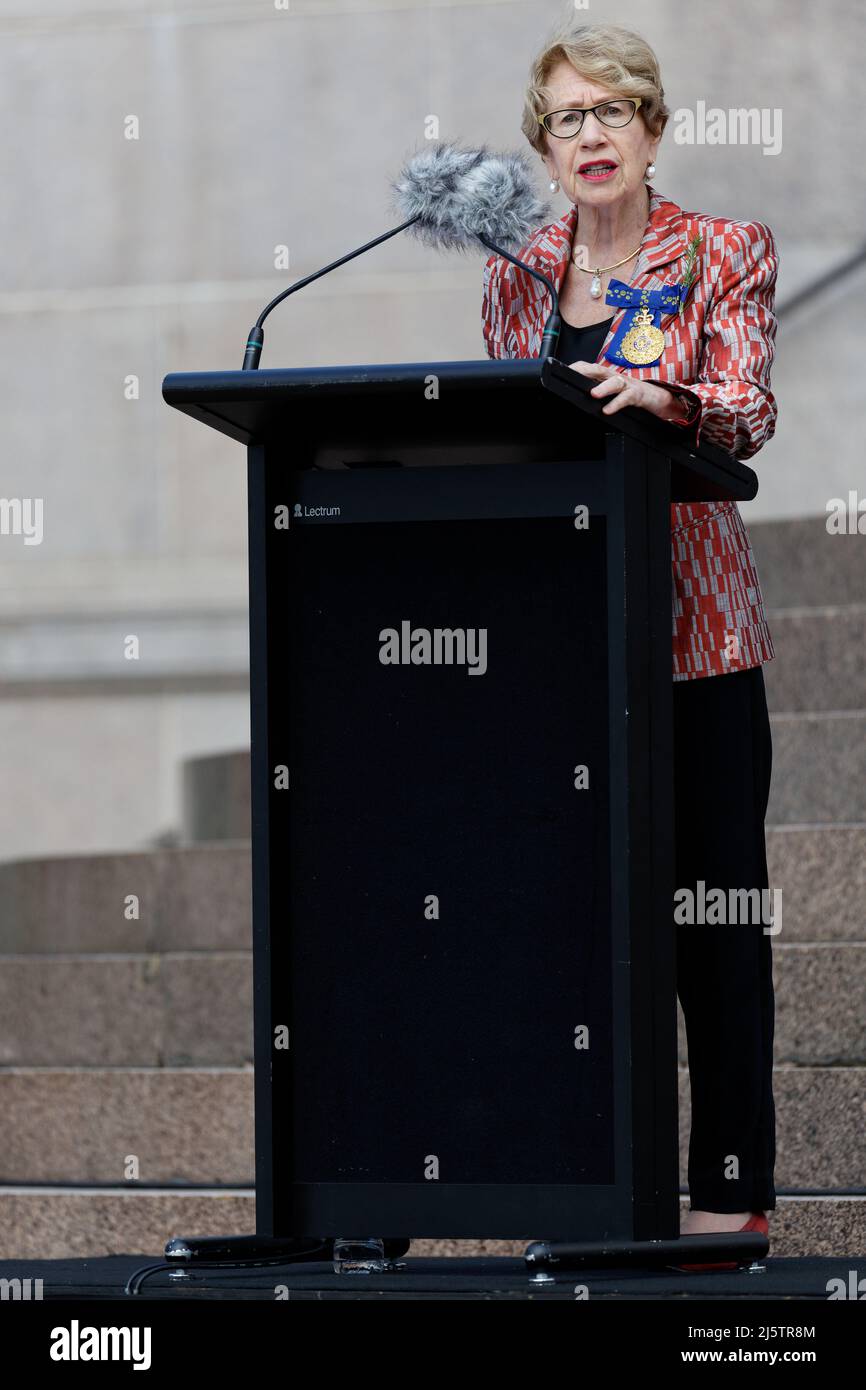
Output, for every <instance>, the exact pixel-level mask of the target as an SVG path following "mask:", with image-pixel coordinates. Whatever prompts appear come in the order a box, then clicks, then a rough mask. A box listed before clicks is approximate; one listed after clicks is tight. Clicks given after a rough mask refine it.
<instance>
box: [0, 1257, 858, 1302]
mask: <svg viewBox="0 0 866 1390" xmlns="http://www.w3.org/2000/svg"><path fill="white" fill-rule="evenodd" d="M158 1259H159V1257H158V1256H154V1255H111V1256H105V1257H103V1258H100V1259H85V1260H3V1261H0V1280H3V1279H6V1280H11V1279H20V1280H25V1279H30V1280H35V1279H41V1280H42V1281H43V1285H42V1298H43V1300H44V1301H57V1300H62V1301H66V1302H76V1303H77V1302H89V1301H98V1300H118V1299H119V1300H122V1301H124V1302H126V1303H129V1304H130V1305H137V1304H141V1303H142V1302H145V1301H165V1300H170V1301H174V1302H178V1303H179V1302H188V1301H190V1300H195V1301H199V1300H202V1301H205V1300H240V1301H243V1300H249V1301H270V1302H273V1301H275V1299H276V1298H278V1297H280V1296H281V1297H283V1298H285V1297H288V1298H289V1299H290V1300H293V1301H298V1300H315V1301H322V1300H337V1301H339V1300H344V1299H350V1300H366V1299H375V1300H376V1301H378V1302H382V1301H384V1300H388V1299H392V1300H394V1301H407V1300H409V1301H411V1300H437V1299H447V1300H475V1301H477V1300H512V1301H513V1300H530V1301H533V1300H534V1301H537V1300H541V1299H545V1300H547V1301H553V1302H556V1301H559V1300H568V1301H569V1302H574V1300H575V1298H576V1297H580V1296H583V1297H588V1298H589V1299H592V1300H593V1301H597V1300H599V1299H616V1300H623V1299H634V1300H650V1301H658V1300H667V1299H671V1300H683V1299H698V1300H706V1299H723V1300H740V1299H748V1300H749V1301H754V1300H756V1299H760V1300H764V1299H786V1300H807V1301H813V1300H820V1301H821V1302H827V1301H828V1299H830V1298H831V1295H832V1293H833V1292H834V1290H835V1291H836V1293H837V1296H838V1295H839V1291H840V1290H842V1289H843V1288H844V1289H847V1290H848V1291H849V1292H848V1293H847V1297H848V1298H849V1299H850V1298H852V1297H856V1295H855V1294H854V1293H853V1292H852V1290H853V1288H854V1287H855V1286H856V1284H857V1283H859V1282H860V1281H866V1256H864V1257H862V1258H859V1259H856V1258H854V1257H853V1256H851V1257H848V1258H845V1257H843V1258H842V1259H819V1258H806V1257H803V1258H801V1259H774V1258H772V1256H770V1257H768V1258H767V1259H766V1260H764V1261H763V1262H762V1263H761V1264H760V1266H759V1267H758V1269H757V1270H754V1271H753V1270H749V1269H747V1268H743V1269H740V1270H736V1271H726V1270H715V1271H712V1272H710V1273H704V1274H684V1273H681V1272H678V1271H676V1270H673V1269H670V1270H660V1271H647V1270H638V1271H636V1270H627V1269H594V1270H574V1269H572V1270H564V1271H558V1272H557V1273H556V1274H555V1275H550V1274H547V1275H545V1276H544V1278H543V1280H542V1281H541V1282H539V1280H538V1276H537V1274H533V1273H532V1272H530V1271H529V1270H527V1268H526V1266H525V1265H524V1263H523V1261H522V1260H521V1259H515V1258H505V1257H502V1256H498V1257H493V1256H486V1257H478V1258H474V1259H473V1258H463V1257H459V1258H458V1257H453V1258H445V1257H440V1258H435V1259H413V1258H412V1257H411V1256H406V1257H404V1259H402V1260H401V1261H399V1262H398V1264H399V1266H400V1267H399V1268H398V1269H397V1270H393V1271H389V1272H387V1273H383V1274H335V1273H334V1270H333V1266H332V1265H331V1264H329V1263H312V1262H311V1263H305V1264H296V1265H269V1266H266V1267H258V1268H254V1269H248V1270H242V1271H239V1270H236V1269H221V1270H213V1269H210V1270H196V1271H194V1272H193V1273H192V1274H191V1275H190V1276H189V1277H188V1278H187V1279H180V1280H179V1279H171V1278H170V1277H169V1274H168V1272H167V1271H166V1272H160V1273H157V1274H155V1275H152V1276H151V1277H150V1278H149V1279H148V1280H147V1281H146V1282H145V1283H144V1286H143V1288H142V1290H141V1292H140V1293H139V1294H136V1295H134V1296H133V1295H126V1294H124V1287H125V1285H126V1282H127V1280H128V1279H129V1278H130V1276H131V1275H132V1274H134V1273H135V1272H136V1271H137V1270H141V1269H142V1268H144V1267H146V1266H149V1265H153V1264H155V1263H157V1262H158ZM834 1280H835V1281H839V1282H838V1283H836V1284H835V1285H834V1284H832V1283H831V1281H834ZM579 1286H580V1287H579ZM584 1288H585V1290H586V1292H585V1294H582V1293H581V1290H582V1289H584ZM278 1289H279V1290H281V1291H282V1292H281V1293H278ZM864 1290H866V1282H864V1283H863V1285H862V1287H861V1297H862V1294H863V1292H864Z"/></svg>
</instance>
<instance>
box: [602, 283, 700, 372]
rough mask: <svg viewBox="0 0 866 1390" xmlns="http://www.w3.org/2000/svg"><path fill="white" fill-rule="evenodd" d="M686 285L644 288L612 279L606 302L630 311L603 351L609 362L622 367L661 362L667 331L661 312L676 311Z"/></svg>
mask: <svg viewBox="0 0 866 1390" xmlns="http://www.w3.org/2000/svg"><path fill="white" fill-rule="evenodd" d="M684 288H685V287H684V286H683V285H663V286H662V288H661V289H660V290H650V289H646V290H641V289H638V288H637V286H636V285H626V284H625V283H624V281H622V280H611V282H610V284H609V285H608V287H607V294H606V295H605V303H606V304H614V305H616V306H617V307H618V308H620V309H621V308H623V306H626V307H627V308H628V310H629V312H628V313H627V314H626V315H625V318H624V319H623V321H622V323H621V324H620V326H619V328H618V329H617V331H616V333H615V334H614V337H613V341H612V342H611V345H610V347H609V348H608V350H607V352H606V353H605V354H604V355H605V357H606V358H607V360H608V362H616V363H617V365H618V366H620V367H651V366H652V365H653V363H654V362H658V360H659V358H660V357H661V355H662V353H663V352H664V347H665V335H664V333H663V332H662V330H661V328H660V327H659V322H660V320H661V316H662V314H675V313H676V312H677V310H678V309H679V307H680V304H681V302H682V299H683V290H684Z"/></svg>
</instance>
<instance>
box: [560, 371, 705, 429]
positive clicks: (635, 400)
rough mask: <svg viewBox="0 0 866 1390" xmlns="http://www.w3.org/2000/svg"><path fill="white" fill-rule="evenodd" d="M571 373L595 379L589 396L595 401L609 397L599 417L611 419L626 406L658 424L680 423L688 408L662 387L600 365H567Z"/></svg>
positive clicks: (679, 398) (681, 400)
mask: <svg viewBox="0 0 866 1390" xmlns="http://www.w3.org/2000/svg"><path fill="white" fill-rule="evenodd" d="M568 365H569V367H570V368H571V370H572V371H575V372H580V374H581V376H588V377H595V378H597V381H598V384H597V385H596V386H593V388H592V390H591V391H590V393H589V394H590V395H591V396H594V397H595V398H596V400H601V399H603V398H606V397H611V399H610V400H608V402H607V404H606V405H604V406H602V411H601V413H602V415H613V414H614V412H615V411H617V410H623V409H624V408H625V407H626V406H627V405H631V406H637V408H638V409H639V410H648V411H649V413H650V415H655V416H657V417H658V419H659V420H683V419H684V418H685V417H686V416H687V415H688V413H689V407H688V405H687V404H686V402H685V401H684V400H683V399H682V397H681V396H676V395H674V393H673V391H667V390H666V389H665V387H664V386H656V385H655V384H654V383H653V382H652V381H642V380H641V379H640V378H639V377H632V376H626V375H625V374H624V373H623V372H618V371H617V369H616V368H615V367H605V366H603V364H602V363H601V362H570V363H569V364H568Z"/></svg>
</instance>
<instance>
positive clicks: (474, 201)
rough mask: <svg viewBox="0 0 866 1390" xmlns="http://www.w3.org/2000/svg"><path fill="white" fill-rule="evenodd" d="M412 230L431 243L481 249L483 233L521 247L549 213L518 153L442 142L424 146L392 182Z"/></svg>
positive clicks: (513, 247)
mask: <svg viewBox="0 0 866 1390" xmlns="http://www.w3.org/2000/svg"><path fill="white" fill-rule="evenodd" d="M391 188H392V192H393V194H394V199H395V205H396V207H397V208H398V210H399V212H400V213H401V215H402V217H403V220H404V221H407V220H408V219H409V218H410V217H416V218H417V219H418V220H417V221H416V222H414V223H413V225H412V226H411V227H410V228H408V229H407V230H409V231H411V232H412V233H413V235H414V236H416V237H417V238H418V239H419V240H420V241H423V242H424V243H425V244H426V245H428V246H435V247H439V248H444V249H448V250H461V251H462V250H466V249H467V248H472V249H476V250H477V248H478V245H479V243H478V241H477V240H476V238H477V236H478V234H479V233H480V234H481V235H483V236H485V237H487V238H488V239H489V240H490V241H494V242H496V243H497V245H500V246H504V247H505V248H506V249H507V250H517V249H518V248H519V247H521V246H522V245H523V244H524V243H525V242H527V241H528V240H529V239H530V237H531V236H532V233H533V232H534V231H535V230H536V229H537V228H538V227H539V225H541V224H542V223H543V222H544V221H546V220H547V219H548V217H549V208H548V205H547V204H546V203H543V202H542V201H541V200H540V199H539V197H538V195H537V193H536V191H535V187H534V185H533V181H532V175H531V172H530V168H529V162H528V160H527V159H526V158H525V157H524V156H522V155H520V154H517V153H512V152H508V153H505V154H493V153H491V152H490V151H488V150H486V149H484V148H483V147H482V148H480V149H470V150H463V149H460V148H459V147H457V146H456V145H451V144H448V143H447V142H442V143H439V144H435V145H429V146H427V147H426V148H424V149H422V150H419V151H418V152H417V153H416V154H414V155H413V156H412V157H411V159H409V160H408V161H407V163H406V164H405V165H404V167H403V169H402V170H401V171H400V174H399V175H398V177H397V179H395V180H394V182H393V183H392V185H391Z"/></svg>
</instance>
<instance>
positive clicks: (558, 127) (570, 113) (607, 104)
mask: <svg viewBox="0 0 866 1390" xmlns="http://www.w3.org/2000/svg"><path fill="white" fill-rule="evenodd" d="M641 100H642V98H641V97H627V98H626V97H616V98H613V99H611V98H609V99H608V100H607V101H600V102H599V103H598V105H597V106H567V107H564V108H563V109H562V110H561V111H548V112H546V114H545V115H543V116H539V117H538V124H539V125H543V126H544V129H545V130H546V131H547V133H548V135H553V136H554V137H555V138H556V139H557V140H572V139H573V138H574V136H575V135H577V134H578V133H579V131H580V129H581V127H582V126H583V120H584V117H585V116H586V113H587V112H588V111H591V112H592V113H593V115H594V116H595V118H596V120H598V121H601V124H602V125H606V126H609V127H610V128H611V129H612V130H620V129H621V128H622V127H623V126H626V125H628V123H629V121H631V120H632V119H633V118H634V114H635V112H636V111H637V109H638V107H639V106H640V104H641Z"/></svg>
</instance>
